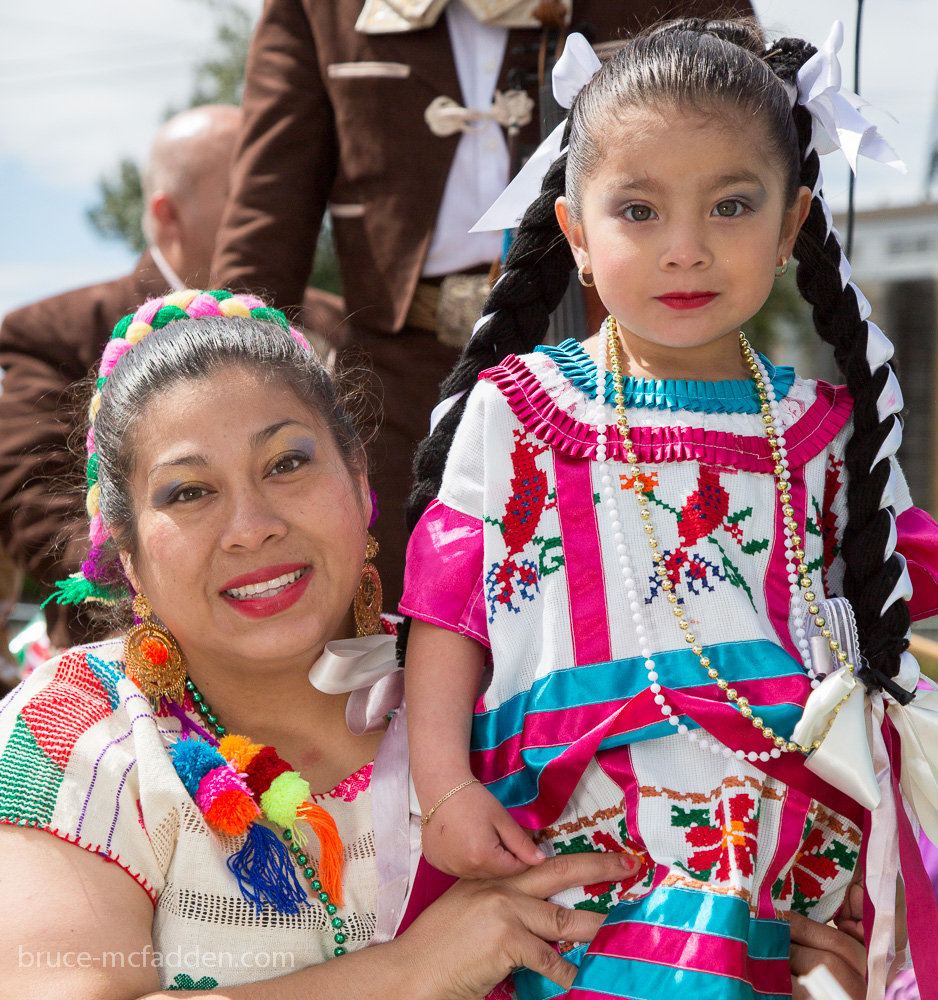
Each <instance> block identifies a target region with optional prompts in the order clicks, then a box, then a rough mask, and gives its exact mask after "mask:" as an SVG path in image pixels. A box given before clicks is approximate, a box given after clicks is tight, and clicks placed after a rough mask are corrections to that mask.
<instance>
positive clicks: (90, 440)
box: [85, 427, 95, 455]
mask: <svg viewBox="0 0 938 1000" xmlns="http://www.w3.org/2000/svg"><path fill="white" fill-rule="evenodd" d="M85 447H86V448H87V449H88V454H89V455H93V454H94V453H95V447H94V428H93V427H91V428H89V429H88V436H87V437H86V438H85Z"/></svg>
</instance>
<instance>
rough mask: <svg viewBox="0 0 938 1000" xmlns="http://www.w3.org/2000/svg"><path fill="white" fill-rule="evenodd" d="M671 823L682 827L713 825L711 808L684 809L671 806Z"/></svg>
mask: <svg viewBox="0 0 938 1000" xmlns="http://www.w3.org/2000/svg"><path fill="white" fill-rule="evenodd" d="M671 825H672V826H680V827H691V826H711V823H710V810H709V809H682V808H681V807H680V806H671Z"/></svg>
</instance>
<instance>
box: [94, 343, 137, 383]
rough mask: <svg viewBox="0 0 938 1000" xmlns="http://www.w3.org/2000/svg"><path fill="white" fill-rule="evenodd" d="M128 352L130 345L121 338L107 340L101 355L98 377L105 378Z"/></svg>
mask: <svg viewBox="0 0 938 1000" xmlns="http://www.w3.org/2000/svg"><path fill="white" fill-rule="evenodd" d="M129 350H130V344H128V343H127V341H126V340H124V338H123V337H118V338H117V339H115V340H109V341H108V342H107V347H105V348H104V353H103V354H102V355H101V366H100V368H98V377H99V378H107V377H108V375H110V374H111V372H112V371H113V370H114V366H115V365H116V364H117V361H118V359H119V358H120V357H121V355H123V354H126V353H127V352H128V351H129Z"/></svg>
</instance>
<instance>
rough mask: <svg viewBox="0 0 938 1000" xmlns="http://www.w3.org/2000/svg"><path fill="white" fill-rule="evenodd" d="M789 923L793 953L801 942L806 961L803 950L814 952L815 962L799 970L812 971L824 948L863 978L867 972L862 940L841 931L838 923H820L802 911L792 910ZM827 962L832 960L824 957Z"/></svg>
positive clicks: (801, 951) (802, 951)
mask: <svg viewBox="0 0 938 1000" xmlns="http://www.w3.org/2000/svg"><path fill="white" fill-rule="evenodd" d="M789 926H790V928H791V940H792V956H794V954H795V946H801V950H800V952H799V955H800V959H799V960H800V961H804V960H805V959H804V954H803V953H804V952H815V955H814V959H813V964H812V965H811V966H810V967H808V968H806V969H804V971H801V972H799V973H798V974H799V975H802V976H803V975H805V973H807V972H810V971H811V969H812V968H813V967H814V966H815V965H820V964H821V958H822V957H823V956H818V955H817V954H816V953H817V952H824V953H825V955H827V956H831V957H832V958H835V959H839V961H840V962H842V963H843V964H844V966H846V967H847V968H849V969H851V970H852V971H853V972H854V973H856V974H857V975H859V976H860V977H861V978H863V977H865V975H866V949H865V948H864V947H863V945H862V943H861V942H859V941H857V940H855V939H854V938H852V937H850V936H849V935H847V934H844V933H843V932H841V931H839V930H838V929H837V928H836V927H829V926H828V925H827V924H819V923H818V922H817V921H816V920H811V919H810V918H809V917H804V916H802V915H801V914H800V913H794V912H792V913H791V914H789ZM824 964H825V965H828V966H830V965H831V963H830V961H827V960H825V961H824ZM792 968H793V969H794V957H793V958H792ZM831 971H832V972H833V971H834V969H833V967H831Z"/></svg>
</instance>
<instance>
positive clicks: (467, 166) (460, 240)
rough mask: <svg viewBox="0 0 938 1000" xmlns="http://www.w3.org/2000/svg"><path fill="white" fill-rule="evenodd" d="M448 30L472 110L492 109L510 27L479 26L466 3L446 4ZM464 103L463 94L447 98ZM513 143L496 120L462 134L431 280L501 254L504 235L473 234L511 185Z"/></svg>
mask: <svg viewBox="0 0 938 1000" xmlns="http://www.w3.org/2000/svg"><path fill="white" fill-rule="evenodd" d="M446 26H447V28H448V29H449V37H450V43H451V45H452V47H453V57H454V59H455V62H456V73H457V75H458V77H459V85H460V87H461V88H462V103H463V105H464V106H465V107H467V108H474V109H477V110H479V111H485V110H487V109H488V108H490V107H491V105H492V98H493V96H494V94H495V85H496V83H497V82H498V76H499V72H500V70H501V66H502V60H503V59H504V57H505V47H506V45H507V43H508V29H507V28H496V27H492V26H491V25H487V24H480V23H479V21H477V20H476V18H475V17H474V16H473V15H472V14H471V13H470V11H469V9H468V8H467V7H466V6H465V5H464V4H463V3H462V0H450V3H448V4H447V6H446ZM447 96H449V97H452V98H453V99H454V100H459V96H460V95H458V94H449V95H447ZM508 169H509V162H508V145H507V143H506V141H505V134H504V132H503V130H502V127H501V126H500V125H499V124H498V123H497V122H495V121H493V120H492V119H491V118H483V119H481V120H480V121H478V122H476V123H475V124H474V125H473V126H472V128H471V130H470V131H467V132H463V134H462V136H461V137H460V140H459V145H458V146H457V147H456V155H455V157H454V158H453V165H452V166H451V167H450V171H449V176H448V177H447V179H446V188H445V189H444V191H443V200H442V202H441V203H440V210H439V214H438V215H437V217H436V224H435V226H434V228H433V235H432V237H431V239H430V248H429V250H428V252H427V258H426V260H425V261H424V265H423V274H424V275H425V276H427V277H431V276H433V275H440V274H450V273H452V272H454V271H465V270H467V269H468V268H471V267H476V266H477V265H479V264H488V263H491V262H492V261H493V260H494V259H495V258H496V257H498V256H500V255H501V252H502V240H503V237H502V234H501V233H499V232H494V233H470V232H469V230H470V229H471V228H472V227H473V226H474V225H475V224H476V222H478V221H479V219H480V218H481V217H482V215H483V213H484V212H485V211H486V209H487V208H489V206H490V205H491V204H492V202H493V201H495V199H496V198H497V197H498V196H499V195H500V194H501V193H502V191H504V189H505V185H506V184H507V183H508Z"/></svg>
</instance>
